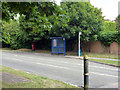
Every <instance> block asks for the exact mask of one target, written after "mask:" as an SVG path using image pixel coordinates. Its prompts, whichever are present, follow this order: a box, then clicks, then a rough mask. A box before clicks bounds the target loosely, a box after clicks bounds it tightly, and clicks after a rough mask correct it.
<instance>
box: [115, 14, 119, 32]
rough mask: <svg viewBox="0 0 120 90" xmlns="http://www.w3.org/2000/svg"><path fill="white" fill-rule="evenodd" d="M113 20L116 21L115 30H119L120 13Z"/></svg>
mask: <svg viewBox="0 0 120 90" xmlns="http://www.w3.org/2000/svg"><path fill="white" fill-rule="evenodd" d="M115 21H116V26H117V30H118V31H120V15H118V17H117V18H116V20H115Z"/></svg>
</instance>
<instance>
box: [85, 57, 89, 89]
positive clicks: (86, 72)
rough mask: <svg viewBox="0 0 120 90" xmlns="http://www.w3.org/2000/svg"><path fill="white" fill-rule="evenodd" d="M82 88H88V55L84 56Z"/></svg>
mask: <svg viewBox="0 0 120 90" xmlns="http://www.w3.org/2000/svg"><path fill="white" fill-rule="evenodd" d="M84 90H89V76H88V56H87V55H85V56H84Z"/></svg>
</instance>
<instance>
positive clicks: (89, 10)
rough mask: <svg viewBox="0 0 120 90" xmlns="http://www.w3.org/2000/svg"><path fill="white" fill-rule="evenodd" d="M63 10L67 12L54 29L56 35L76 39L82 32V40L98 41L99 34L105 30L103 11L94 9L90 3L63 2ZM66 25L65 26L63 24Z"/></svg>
mask: <svg viewBox="0 0 120 90" xmlns="http://www.w3.org/2000/svg"><path fill="white" fill-rule="evenodd" d="M61 9H62V10H63V11H64V12H66V14H64V15H63V17H66V18H67V20H65V19H64V20H61V19H60V20H59V24H55V26H54V27H53V30H54V33H55V34H56V35H62V36H66V37H67V38H70V37H75V36H77V35H78V32H79V31H80V32H82V40H84V41H89V40H90V39H92V40H97V37H98V33H99V32H100V31H101V30H103V21H104V20H103V17H102V15H101V14H102V12H101V9H97V8H94V7H93V6H92V5H91V4H90V3H89V2H62V3H61ZM63 23H65V24H63Z"/></svg>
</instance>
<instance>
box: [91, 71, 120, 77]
mask: <svg viewBox="0 0 120 90" xmlns="http://www.w3.org/2000/svg"><path fill="white" fill-rule="evenodd" d="M90 73H92V74H97V75H102V76H109V77H116V78H118V76H114V75H109V74H101V73H96V72H90Z"/></svg>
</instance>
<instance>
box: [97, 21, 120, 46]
mask: <svg viewBox="0 0 120 90" xmlns="http://www.w3.org/2000/svg"><path fill="white" fill-rule="evenodd" d="M98 38H99V39H98V40H100V41H101V42H102V43H103V44H104V45H105V46H109V45H110V44H111V43H112V42H117V43H120V40H119V37H118V31H117V30H116V23H115V22H111V21H105V22H104V30H103V31H101V32H100V33H99V36H98Z"/></svg>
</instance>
